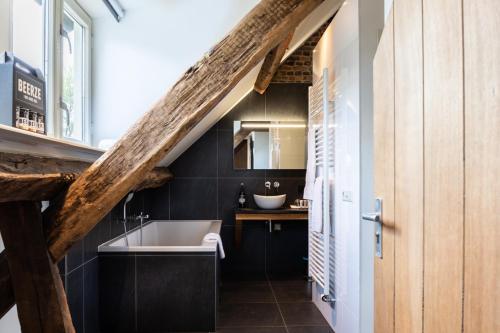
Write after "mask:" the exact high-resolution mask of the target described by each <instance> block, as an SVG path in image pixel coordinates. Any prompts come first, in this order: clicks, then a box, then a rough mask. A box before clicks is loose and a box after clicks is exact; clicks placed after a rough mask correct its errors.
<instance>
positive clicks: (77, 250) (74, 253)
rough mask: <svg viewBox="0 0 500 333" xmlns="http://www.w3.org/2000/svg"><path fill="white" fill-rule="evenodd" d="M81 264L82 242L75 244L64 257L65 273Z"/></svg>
mask: <svg viewBox="0 0 500 333" xmlns="http://www.w3.org/2000/svg"><path fill="white" fill-rule="evenodd" d="M82 264H83V240H80V241H78V242H76V243H75V244H74V245H73V246H72V247H71V249H70V250H69V251H68V254H67V255H66V273H69V272H71V271H73V270H74V269H76V268H77V267H79V266H81V265H82Z"/></svg>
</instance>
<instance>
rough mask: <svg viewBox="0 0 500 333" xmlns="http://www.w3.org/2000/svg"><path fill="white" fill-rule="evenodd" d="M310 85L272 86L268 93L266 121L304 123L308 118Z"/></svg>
mask: <svg viewBox="0 0 500 333" xmlns="http://www.w3.org/2000/svg"><path fill="white" fill-rule="evenodd" d="M308 86H309V85H308V84H304V83H292V84H271V85H269V88H268V89H267V91H266V120H287V121H304V122H307V118H308V88H307V87H308Z"/></svg>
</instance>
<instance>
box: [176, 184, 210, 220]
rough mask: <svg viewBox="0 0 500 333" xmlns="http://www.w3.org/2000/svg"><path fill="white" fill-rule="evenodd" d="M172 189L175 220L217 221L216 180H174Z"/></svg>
mask: <svg viewBox="0 0 500 333" xmlns="http://www.w3.org/2000/svg"><path fill="white" fill-rule="evenodd" d="M170 189H171V198H170V209H171V212H170V216H171V218H172V219H173V220H191V219H194V220H202V219H217V179H216V178H199V179H194V178H174V180H173V181H172V182H171V184H170Z"/></svg>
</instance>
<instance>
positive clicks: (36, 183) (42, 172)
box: [0, 152, 173, 202]
mask: <svg viewBox="0 0 500 333" xmlns="http://www.w3.org/2000/svg"><path fill="white" fill-rule="evenodd" d="M90 165H91V163H88V162H83V161H75V160H66V159H60V158H54V157H41V156H33V155H28V154H15V153H3V152H0V188H1V189H2V191H1V192H0V202H10V201H23V200H28V201H41V200H51V199H52V198H54V197H55V196H56V195H57V194H58V193H60V192H62V191H64V190H65V189H67V187H68V186H69V185H70V184H71V183H72V182H73V181H74V180H75V179H76V178H77V177H78V176H79V175H80V174H81V173H83V172H84V171H85V170H86V169H88V168H89V167H90ZM172 178H173V175H172V173H171V172H170V171H169V170H168V169H167V168H161V167H157V168H155V169H153V170H151V171H150V172H148V173H147V174H146V176H145V179H144V180H143V181H142V183H140V184H139V185H137V186H136V187H135V189H134V190H135V191H140V190H143V189H147V188H155V187H160V186H162V185H163V184H165V183H166V182H168V181H169V180H171V179H172Z"/></svg>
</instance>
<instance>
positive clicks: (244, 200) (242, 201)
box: [238, 183, 247, 208]
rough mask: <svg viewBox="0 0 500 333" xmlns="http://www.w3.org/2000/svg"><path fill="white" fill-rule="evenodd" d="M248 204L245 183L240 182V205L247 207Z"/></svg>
mask: <svg viewBox="0 0 500 333" xmlns="http://www.w3.org/2000/svg"><path fill="white" fill-rule="evenodd" d="M246 206H247V197H246V194H245V184H243V183H241V184H240V194H238V207H240V208H245V207H246Z"/></svg>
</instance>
